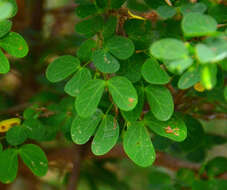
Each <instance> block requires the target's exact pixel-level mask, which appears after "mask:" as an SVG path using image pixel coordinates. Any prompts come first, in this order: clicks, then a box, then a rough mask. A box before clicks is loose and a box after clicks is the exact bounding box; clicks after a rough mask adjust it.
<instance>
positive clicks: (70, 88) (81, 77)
mask: <svg viewBox="0 0 227 190" xmlns="http://www.w3.org/2000/svg"><path fill="white" fill-rule="evenodd" d="M91 79H92V76H91V73H90V71H89V70H88V69H87V68H82V69H80V70H79V71H78V72H77V73H76V74H75V75H74V76H73V77H72V78H71V79H70V80H69V81H68V82H67V83H66V85H65V88H64V90H65V92H66V93H67V94H69V95H70V96H73V97H76V96H78V95H79V94H80V91H81V89H83V87H84V86H85V85H86V84H87V83H88V82H89V81H90V80H91Z"/></svg>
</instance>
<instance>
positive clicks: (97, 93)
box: [75, 79, 105, 117]
mask: <svg viewBox="0 0 227 190" xmlns="http://www.w3.org/2000/svg"><path fill="white" fill-rule="evenodd" d="M104 87H105V81H103V80H100V79H95V80H91V81H89V82H88V83H87V84H86V85H85V86H84V88H83V89H82V90H81V92H80V94H79V96H78V97H77V99H76V102H75V107H76V111H77V112H78V114H79V116H81V117H90V116H92V115H93V114H94V113H95V111H96V109H97V107H98V104H99V102H100V100H101V98H102V94H103V92H104Z"/></svg>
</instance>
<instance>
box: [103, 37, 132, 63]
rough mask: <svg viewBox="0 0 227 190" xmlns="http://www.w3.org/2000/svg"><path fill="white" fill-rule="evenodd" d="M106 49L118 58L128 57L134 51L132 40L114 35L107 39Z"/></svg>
mask: <svg viewBox="0 0 227 190" xmlns="http://www.w3.org/2000/svg"><path fill="white" fill-rule="evenodd" d="M106 47H107V49H108V50H109V52H110V53H112V54H113V55H114V56H115V57H117V58H118V59H122V60H125V59H128V58H129V57H131V56H132V54H133V53H134V51H135V47H134V44H133V42H132V41H131V40H130V39H128V38H125V37H121V36H114V37H112V38H111V39H109V40H108V41H107V44H106Z"/></svg>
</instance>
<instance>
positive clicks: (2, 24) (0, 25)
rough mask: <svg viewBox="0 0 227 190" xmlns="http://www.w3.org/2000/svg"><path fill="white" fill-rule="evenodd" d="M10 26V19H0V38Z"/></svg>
mask: <svg viewBox="0 0 227 190" xmlns="http://www.w3.org/2000/svg"><path fill="white" fill-rule="evenodd" d="M11 28H12V22H11V21H10V20H3V21H0V38H2V37H3V36H5V35H6V34H7V33H8V32H9V31H10V30H11Z"/></svg>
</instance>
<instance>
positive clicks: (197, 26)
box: [181, 12, 217, 37]
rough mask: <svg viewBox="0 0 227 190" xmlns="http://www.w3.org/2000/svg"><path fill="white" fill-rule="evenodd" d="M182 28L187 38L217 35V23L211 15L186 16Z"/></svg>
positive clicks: (193, 14) (192, 14)
mask: <svg viewBox="0 0 227 190" xmlns="http://www.w3.org/2000/svg"><path fill="white" fill-rule="evenodd" d="M181 26H182V30H183V32H184V35H185V36H188V37H197V36H206V35H211V34H213V33H215V32H216V29H217V22H216V20H215V19H214V18H212V17H211V16H209V15H204V14H201V13H196V12H195V13H188V14H186V15H185V16H184V17H183V20H182V23H181Z"/></svg>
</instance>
